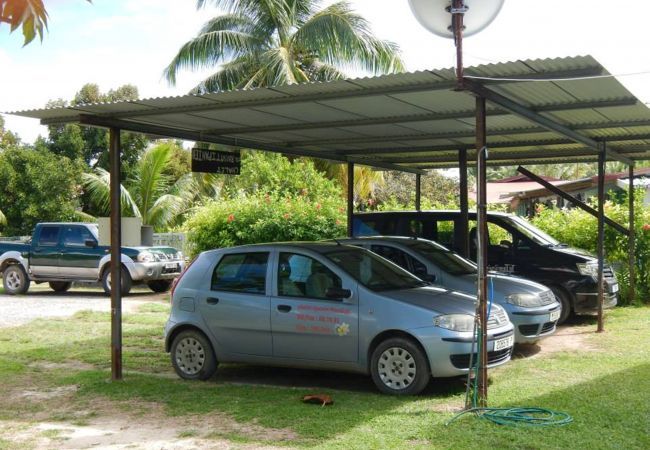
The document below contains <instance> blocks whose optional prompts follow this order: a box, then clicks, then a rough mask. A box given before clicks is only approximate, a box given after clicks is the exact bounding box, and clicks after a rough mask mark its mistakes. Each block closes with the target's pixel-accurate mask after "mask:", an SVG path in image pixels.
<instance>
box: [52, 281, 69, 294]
mask: <svg viewBox="0 0 650 450" xmlns="http://www.w3.org/2000/svg"><path fill="white" fill-rule="evenodd" d="M49 284H50V288H51V289H52V290H53V291H54V292H66V291H67V290H68V289H70V288H71V287H72V283H71V282H69V281H50V283H49Z"/></svg>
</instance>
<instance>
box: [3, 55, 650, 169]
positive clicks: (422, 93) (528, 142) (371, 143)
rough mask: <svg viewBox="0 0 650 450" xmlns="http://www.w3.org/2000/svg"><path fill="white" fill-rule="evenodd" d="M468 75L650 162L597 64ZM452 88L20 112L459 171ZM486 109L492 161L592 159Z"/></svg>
mask: <svg viewBox="0 0 650 450" xmlns="http://www.w3.org/2000/svg"><path fill="white" fill-rule="evenodd" d="M465 73H466V75H468V76H472V77H479V78H473V79H472V81H473V82H475V83H480V85H481V86H484V87H485V88H488V89H490V90H491V91H493V92H495V93H497V94H500V95H501V96H502V97H505V98H506V99H507V100H508V101H510V102H516V103H517V104H519V105H522V106H524V107H526V108H528V109H529V110H530V111H533V112H535V113H536V114H538V115H540V116H542V117H546V118H548V119H551V120H553V121H554V122H556V123H558V124H560V125H562V126H564V127H567V128H569V129H570V130H573V131H575V132H577V133H579V134H580V135H581V136H585V137H587V138H591V139H592V140H597V141H601V140H607V142H608V148H610V149H613V150H615V151H616V152H618V153H620V154H622V155H626V156H628V157H630V158H632V159H649V158H650V110H649V109H648V108H647V107H646V106H645V105H644V104H642V103H641V102H640V101H638V99H636V98H635V97H634V96H633V95H632V94H631V93H630V92H629V91H628V90H627V89H626V88H625V87H624V86H623V85H622V84H621V83H619V82H618V81H617V80H616V79H615V78H613V77H610V76H607V75H609V73H608V72H607V71H606V70H605V69H604V68H603V67H602V66H601V65H600V64H599V63H598V62H597V61H596V60H595V59H594V58H592V57H591V56H578V57H571V58H554V59H541V60H526V61H514V62H507V63H499V64H486V65H481V66H476V67H469V68H466V70H465ZM504 78H507V80H505V79H504ZM512 79H516V80H512ZM533 79H534V80H535V81H531V80H533ZM540 79H544V81H540ZM454 87H455V73H454V70H453V69H442V70H431V71H421V72H414V73H403V74H396V75H384V76H379V77H373V78H359V79H351V80H339V81H334V82H330V83H320V82H317V83H305V84H298V85H285V86H277V87H272V88H256V89H249V90H236V91H229V92H218V93H209V94H203V95H185V96H178V97H160V98H150V99H142V100H137V101H127V102H115V103H98V104H90V105H75V106H71V107H67V108H51V109H36V110H28V111H20V112H14V113H12V114H16V115H20V116H24V117H33V118H38V119H41V122H42V123H44V124H54V123H65V122H82V123H93V124H96V125H97V124H98V125H106V126H108V125H113V126H118V127H121V128H124V129H130V130H134V131H143V132H147V133H151V134H159V135H166V136H170V137H179V138H183V139H189V140H203V141H206V142H216V143H224V144H229V145H240V146H245V147H251V148H258V149H261V150H270V151H279V152H284V153H290V154H294V155H301V154H302V155H307V156H318V157H323V158H326V159H334V160H338V161H352V162H357V163H365V164H369V165H374V166H378V167H385V168H391V167H399V168H409V167H410V168H435V167H453V166H455V165H456V164H457V154H458V150H460V149H467V150H469V158H470V159H473V158H474V154H475V152H474V151H473V148H474V145H475V144H474V141H475V138H474V123H475V110H474V108H475V96H474V95H473V94H472V93H471V92H469V91H456V90H454ZM502 105H503V104H502ZM487 111H488V117H487V131H488V147H489V149H490V159H489V164H492V165H506V164H524V163H531V162H537V161H541V162H547V161H548V162H560V163H566V162H571V161H576V162H577V161H593V160H596V155H597V154H596V150H595V149H593V148H589V147H588V146H585V143H580V144H579V143H576V142H575V139H570V138H568V137H567V136H565V135H564V134H561V133H559V132H558V131H552V130H549V129H547V128H544V127H543V126H541V125H540V124H539V123H535V122H533V121H531V120H529V119H526V118H524V117H522V116H520V115H515V114H513V113H512V112H510V109H509V108H507V107H505V106H500V105H497V104H493V103H492V102H489V101H488V104H487ZM470 164H471V162H470Z"/></svg>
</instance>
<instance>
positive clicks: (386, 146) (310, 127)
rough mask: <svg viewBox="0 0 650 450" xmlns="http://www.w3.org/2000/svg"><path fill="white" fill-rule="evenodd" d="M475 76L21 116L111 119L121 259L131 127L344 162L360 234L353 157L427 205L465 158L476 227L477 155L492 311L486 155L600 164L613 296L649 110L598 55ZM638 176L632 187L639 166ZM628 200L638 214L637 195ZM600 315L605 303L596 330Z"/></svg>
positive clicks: (116, 301)
mask: <svg viewBox="0 0 650 450" xmlns="http://www.w3.org/2000/svg"><path fill="white" fill-rule="evenodd" d="M463 81H464V83H463V84H464V89H462V90H458V89H457V81H456V74H455V72H454V70H453V69H445V70H431V71H422V72H415V73H404V74H396V75H386V76H381V77H375V78H361V79H353V80H340V81H334V82H330V83H309V84H300V85H287V86H277V87H272V88H258V89H251V90H240V91H231V92H220V93H210V94H202V95H185V96H179V97H164V98H153V99H143V100H137V101H128V102H117V103H103V104H90V105H75V106H71V107H65V108H52V109H39V110H30V111H21V112H16V113H14V114H17V115H20V116H24V117H32V118H38V119H40V120H41V123H42V124H44V125H52V124H63V123H70V122H77V123H81V124H84V125H90V126H98V127H107V128H109V129H110V164H111V211H112V215H111V257H112V260H113V261H117V260H118V259H119V255H120V242H121V230H120V207H119V206H120V198H119V181H120V180H119V174H120V167H119V166H120V158H119V155H120V130H127V131H134V132H141V133H146V134H149V135H155V136H161V137H172V138H178V139H185V140H192V141H200V142H207V143H216V144H225V145H230V146H233V147H243V148H250V149H257V150H262V151H270V152H278V153H283V154H287V155H295V156H308V157H315V158H323V159H327V160H332V161H337V162H341V163H345V164H347V167H348V175H349V183H348V209H347V214H348V233H351V232H352V220H351V218H352V212H353V204H352V198H353V196H352V194H353V192H352V187H353V183H352V177H353V174H354V170H353V169H354V165H355V164H362V165H368V166H373V167H375V168H379V169H385V170H401V171H406V172H411V173H413V174H414V176H415V179H416V208H417V209H419V208H420V189H419V188H420V179H421V176H422V175H423V174H425V173H426V170H427V169H434V168H455V167H457V168H459V169H460V206H461V211H462V212H463V213H464V220H463V225H462V227H463V228H464V230H465V233H464V235H465V236H468V232H467V231H468V230H467V228H468V225H467V224H468V220H467V210H468V197H467V196H468V194H467V191H468V189H467V187H468V186H467V184H468V183H467V170H468V167H476V168H477V192H478V195H477V197H478V198H477V209H478V223H479V234H478V237H479V240H478V248H479V251H478V262H479V287H478V297H479V300H480V302H479V305H480V306H479V309H480V317H481V320H482V323H486V316H487V306H486V305H487V289H486V282H485V273H486V260H487V258H486V245H487V242H486V235H487V233H486V230H487V224H486V221H485V211H486V201H485V168H486V166H488V165H491V166H506V165H522V164H526V165H531V164H565V163H577V162H597V163H598V181H599V182H598V210H597V211H593V210H592V213H594V214H595V215H596V216H597V218H598V258H599V265H598V281H599V294H598V295H599V300H600V304H601V308H602V301H603V260H604V250H603V241H604V224H605V221H606V219H605V217H604V209H603V203H604V173H605V162H606V161H607V160H617V161H620V162H623V163H625V164H627V165H628V167H629V172H630V174H632V173H633V168H634V161H638V160H647V159H650V109H648V108H647V107H646V106H645V105H644V104H643V103H641V102H640V101H639V100H638V99H637V98H636V97H634V96H633V95H632V94H631V93H630V92H629V91H628V90H627V89H626V88H625V87H623V86H622V85H621V84H620V83H619V82H618V81H617V80H616V79H615V78H614V77H613V76H611V75H610V74H609V73H608V72H607V71H606V70H605V68H604V67H602V66H601V65H600V64H599V63H598V62H597V61H596V60H595V59H594V58H592V57H590V56H583V57H571V58H558V59H545V60H526V61H515V62H509V63H501V64H489V65H482V66H477V67H469V68H466V69H465V77H464V80H463ZM488 149H489V151H488ZM521 170H522V171H524V172H525V169H523V168H522V169H521ZM629 179H630V188H632V179H633V177H632V176H630V178H629ZM630 192H632V189H630ZM583 206H586V205H583ZM629 207H630V219H632V217H633V196H632V195H630V204H629ZM587 208H588V207H587ZM607 223H610V224H611V221H609V222H607ZM632 223H633V220H630V224H632ZM613 226H615V227H616V228H617V229H618V230H619V231H621V232H623V233H625V234H626V235H628V236H629V238H630V239H629V245H630V247H629V251H630V261H629V262H630V274H631V278H632V280H633V279H634V265H633V263H634V259H635V258H634V230H633V228H632V227H630V228H629V230H628V229H627V228H624V227H622V226H620V225H618V224H614V225H613ZM468 244H469V238H467V240H466V241H465V243H464V253H465V254H466V255H467V254H468V248H469V245H468ZM111 270H112V272H111V273H112V279H113V280H114V282H113V283H112V285H113V286H116V285H118V286H119V281H117V282H116V281H115V280H119V278H120V271H119V266H118V265H114V266H113V267H112V269H111ZM481 274H482V275H481ZM111 302H112V345H111V349H112V361H113V366H112V367H113V372H112V376H113V379H120V378H121V377H122V366H121V362H122V355H121V347H122V345H121V294H120V292H119V291H118V290H113V292H112V295H111ZM602 327H603V322H602V310H601V311H599V325H598V330H599V331H601V330H602V329H603V328H602ZM485 331H486V329H485V327H483V332H485ZM485 341H486V340H485V339H483V342H485ZM483 352H486V349H485V348H482V349H481V353H483ZM485 354H486V353H485ZM485 360H486V358H483V361H485ZM481 378H482V379H483V381H484V382H483V383H482V390H481V387H480V388H479V389H480V395H481V396H482V398H483V399H486V396H487V383H486V380H487V369H486V368H485V367H483V368H482V370H481V373H480V374H479V380H480V379H481Z"/></svg>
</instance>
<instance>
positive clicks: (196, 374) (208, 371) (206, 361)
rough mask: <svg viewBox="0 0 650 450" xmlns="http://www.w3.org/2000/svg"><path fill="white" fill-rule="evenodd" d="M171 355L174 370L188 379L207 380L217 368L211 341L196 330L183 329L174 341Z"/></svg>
mask: <svg viewBox="0 0 650 450" xmlns="http://www.w3.org/2000/svg"><path fill="white" fill-rule="evenodd" d="M170 355H171V359H172V365H173V366H174V370H176V373H177V374H178V376H179V377H181V378H184V379H186V380H207V379H208V378H210V377H211V376H212V375H214V372H215V371H216V370H217V358H216V357H215V356H214V350H213V349H212V345H211V344H210V341H208V339H207V338H206V337H205V335H204V334H203V333H201V332H199V331H196V330H186V331H181V332H180V333H179V334H178V335H177V336H176V337H175V338H174V341H173V342H172V347H171V352H170Z"/></svg>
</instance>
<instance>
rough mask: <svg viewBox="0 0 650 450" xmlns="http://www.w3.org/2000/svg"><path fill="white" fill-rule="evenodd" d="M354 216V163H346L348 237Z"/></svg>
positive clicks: (352, 228)
mask: <svg viewBox="0 0 650 450" xmlns="http://www.w3.org/2000/svg"><path fill="white" fill-rule="evenodd" d="M353 214H354V163H351V162H349V163H348V237H352V236H353V230H354V227H353V225H354V224H353V223H352V218H353V217H352V216H353Z"/></svg>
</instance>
